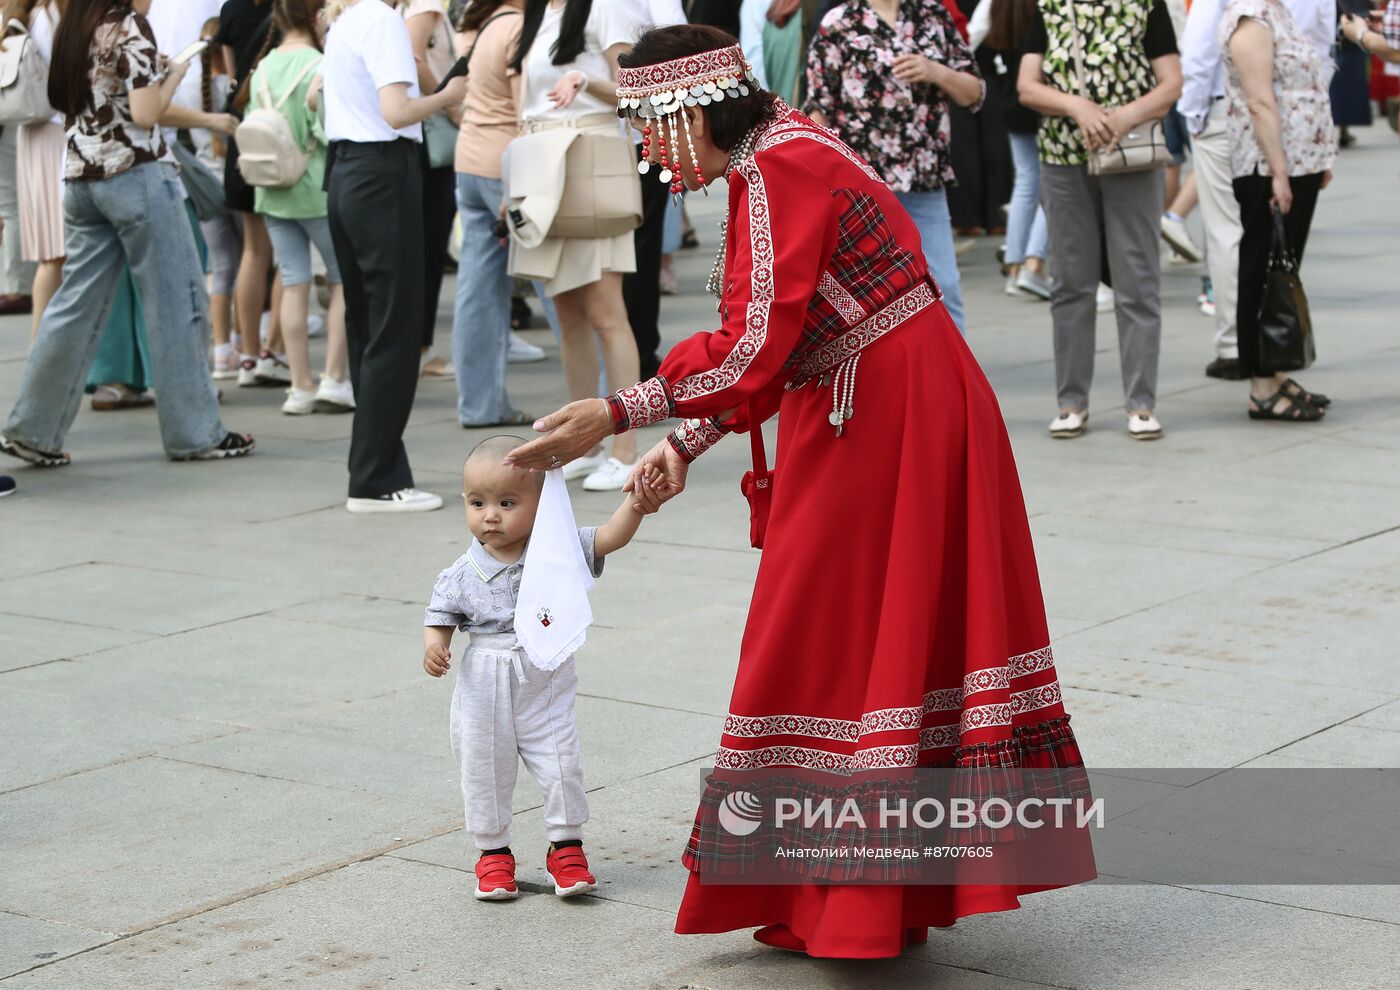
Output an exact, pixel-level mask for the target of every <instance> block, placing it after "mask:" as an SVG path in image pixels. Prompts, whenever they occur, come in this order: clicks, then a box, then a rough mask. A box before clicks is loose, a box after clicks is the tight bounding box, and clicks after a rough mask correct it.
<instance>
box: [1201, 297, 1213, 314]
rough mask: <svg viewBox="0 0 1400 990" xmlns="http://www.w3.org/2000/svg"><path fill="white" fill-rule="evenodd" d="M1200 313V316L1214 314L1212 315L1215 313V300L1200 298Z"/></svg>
mask: <svg viewBox="0 0 1400 990" xmlns="http://www.w3.org/2000/svg"><path fill="white" fill-rule="evenodd" d="M1201 315H1202V316H1214V315H1215V300H1214V299H1202V300H1201Z"/></svg>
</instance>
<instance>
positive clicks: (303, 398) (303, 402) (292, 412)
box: [282, 388, 316, 416]
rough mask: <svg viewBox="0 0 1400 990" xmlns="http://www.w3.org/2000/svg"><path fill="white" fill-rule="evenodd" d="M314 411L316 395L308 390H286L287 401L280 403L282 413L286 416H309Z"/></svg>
mask: <svg viewBox="0 0 1400 990" xmlns="http://www.w3.org/2000/svg"><path fill="white" fill-rule="evenodd" d="M315 411H316V393H315V392H312V391H311V390H310V389H307V390H306V391H302V390H301V389H299V388H289V389H287V401H286V402H284V403H282V412H283V413H284V414H286V415H288V416H309V415H311V413H314V412H315Z"/></svg>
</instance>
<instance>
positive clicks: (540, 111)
mask: <svg viewBox="0 0 1400 990" xmlns="http://www.w3.org/2000/svg"><path fill="white" fill-rule="evenodd" d="M563 16H564V8H563V7H562V6H561V7H559V8H558V9H556V8H554V7H552V6H547V7H545V9H544V20H543V21H542V22H541V23H540V30H539V33H538V34H537V35H535V41H534V44H532V45H531V46H530V51H529V54H527V55H526V56H525V107H524V110H523V111H522V112H521V114H520V116H521V119H523V120H573V119H574V118H576V117H583V116H587V115H588V114H591V113H616V112H617V105H616V104H615V103H611V102H608V103H605V102H603V101H602V100H600V99H598V97H596V96H594V95H593V94H592V93H589V92H588V91H587V90H581V91H580V92H579V94H578V96H576V97H574V102H573V103H572V104H570V105H569V106H568V107H566V108H563V109H561V108H559V107H556V106H555V105H554V104H552V103H550V102H549V99H548V93H549V91H550V90H551V89H553V88H554V84H555V83H557V82H558V81H559V80H560V79H561V78H563V76H564V73H566V72H572V71H573V70H574V69H577V70H578V71H580V72H582V73H583V74H584V75H586V76H587V77H588V78H589V79H611V78H612V63H611V62H609V61H608V58H607V56H606V55H604V54H603V53H604V52H606V51H607V50H608V49H609V48H611V47H612V46H613V45H616V44H619V43H622V44H628V45H630V44H631V43H632V42H634V41H636V40H637V35H638V33H640V31H641V30H642V29H643V28H644V27H645V26H646V25H647V24H648V22H649V21H650V17H649V15H648V11H647V9H646V8H645V7H644V6H643V5H642V4H641V3H640V2H639V0H593V6H592V8H591V9H590V10H589V12H588V23H587V24H586V25H585V26H584V30H583V40H584V50H583V52H582V53H580V54H579V56H578V58H576V59H574V60H573V62H571V63H569V64H568V65H555V64H554V62H553V58H554V56H553V55H552V54H550V50H551V49H552V48H553V47H554V43H555V42H556V41H558V40H559V23H560V21H561V20H562V18H563Z"/></svg>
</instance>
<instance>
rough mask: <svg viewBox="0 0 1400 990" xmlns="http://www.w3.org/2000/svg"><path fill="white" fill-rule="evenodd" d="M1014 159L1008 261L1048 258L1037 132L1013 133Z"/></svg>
mask: <svg viewBox="0 0 1400 990" xmlns="http://www.w3.org/2000/svg"><path fill="white" fill-rule="evenodd" d="M1011 160H1012V162H1013V163H1014V164H1015V166H1016V182H1015V185H1013V186H1012V188H1011V205H1010V207H1009V208H1008V209H1007V211H1006V212H1007V216H1006V263H1007V264H1008V265H1019V264H1021V263H1022V262H1024V261H1025V260H1026V259H1027V258H1044V257H1045V251H1046V248H1047V246H1048V242H1049V233H1048V231H1047V229H1046V226H1045V211H1044V210H1043V209H1041V207H1040V155H1039V153H1038V152H1037V151H1036V148H1035V135H1034V134H1017V133H1015V132H1013V133H1012V134H1011Z"/></svg>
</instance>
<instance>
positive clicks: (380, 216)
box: [321, 0, 466, 512]
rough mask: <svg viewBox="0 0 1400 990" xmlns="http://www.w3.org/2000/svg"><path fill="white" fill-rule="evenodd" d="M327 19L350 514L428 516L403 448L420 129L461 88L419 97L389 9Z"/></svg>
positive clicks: (379, 6) (420, 254) (418, 267)
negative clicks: (350, 405) (346, 348)
mask: <svg viewBox="0 0 1400 990" xmlns="http://www.w3.org/2000/svg"><path fill="white" fill-rule="evenodd" d="M328 10H329V11H330V12H331V16H332V17H334V18H335V19H334V21H333V22H332V23H331V27H330V31H329V33H328V34H327V36H326V55H325V60H324V61H323V62H322V66H321V74H322V77H323V79H324V81H325V83H324V87H325V88H324V94H323V95H324V99H325V101H326V135H327V137H328V138H329V139H330V142H331V150H330V159H329V162H328V165H327V168H326V183H327V190H328V192H329V194H330V195H329V199H330V202H329V206H330V223H331V237H332V239H333V240H334V241H335V256H336V261H337V262H339V265H340V273H341V277H342V279H343V280H344V286H345V322H346V331H347V337H348V340H349V345H350V379H351V381H352V382H353V383H354V386H355V423H354V427H353V429H352V431H351V437H350V491H349V498H347V499H346V503H345V507H346V509H348V510H349V511H351V512H427V511H431V510H433V509H439V508H441V507H442V498H441V497H440V496H438V495H434V494H432V493H430V492H424V491H419V490H418V489H417V488H415V487H414V486H413V472H412V470H411V469H410V468H409V465H408V452H407V451H406V450H405V449H404V444H403V431H404V428H405V427H406V426H407V425H408V417H409V413H410V412H412V410H413V396H414V392H415V391H416V389H417V385H418V355H419V346H420V345H421V342H422V327H423V319H424V316H423V307H424V292H423V269H424V261H425V258H424V253H425V252H424V234H423V172H424V170H423V149H422V142H423V128H422V124H421V122H422V121H423V120H424V118H426V117H429V116H431V115H432V114H434V113H437V112H438V111H440V110H443V109H445V108H446V107H448V106H454V105H458V104H460V103H461V102H462V99H463V98H464V97H465V95H466V79H464V78H458V79H455V80H453V82H451V83H449V84H448V86H447V87H446V88H445V89H444V90H443V91H442V92H441V93H439V94H437V95H435V96H428V97H423V96H420V95H419V93H418V69H417V66H416V64H415V62H414V58H413V48H412V45H411V44H410V42H409V37H408V28H407V27H406V26H405V25H404V22H403V18H402V17H400V16H399V14H398V13H397V12H396V11H395V10H394V9H393V8H392V7H390V6H388V5H387V4H384V3H381V2H380V0H353V2H350V3H344V2H342V3H333V4H332V5H331V6H330V7H329V8H328Z"/></svg>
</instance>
